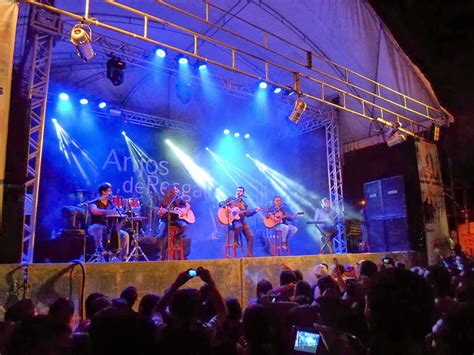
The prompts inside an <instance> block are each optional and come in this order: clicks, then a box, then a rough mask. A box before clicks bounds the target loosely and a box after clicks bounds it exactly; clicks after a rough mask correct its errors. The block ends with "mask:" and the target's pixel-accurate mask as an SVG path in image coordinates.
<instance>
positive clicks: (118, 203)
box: [112, 196, 125, 211]
mask: <svg viewBox="0 0 474 355" xmlns="http://www.w3.org/2000/svg"><path fill="white" fill-rule="evenodd" d="M112 202H113V204H114V205H115V207H116V208H118V209H119V210H121V211H123V209H124V207H125V199H124V198H123V196H114V197H113V198H112Z"/></svg>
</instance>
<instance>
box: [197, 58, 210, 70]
mask: <svg viewBox="0 0 474 355" xmlns="http://www.w3.org/2000/svg"><path fill="white" fill-rule="evenodd" d="M196 68H198V70H204V69H207V63H206V62H204V61H202V60H198V61H197V62H196Z"/></svg>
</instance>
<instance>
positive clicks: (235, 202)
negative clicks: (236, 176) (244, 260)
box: [219, 186, 261, 257]
mask: <svg viewBox="0 0 474 355" xmlns="http://www.w3.org/2000/svg"><path fill="white" fill-rule="evenodd" d="M244 198H247V196H245V189H244V188H243V187H242V186H239V187H237V189H236V190H235V197H232V196H230V197H228V198H227V199H226V200H225V201H222V202H220V203H219V207H224V206H227V208H230V209H235V208H237V209H238V210H240V213H239V215H240V218H239V219H234V220H233V221H232V223H231V224H230V225H229V229H230V230H231V231H232V232H233V233H234V240H235V241H240V239H239V235H240V233H241V232H242V233H243V234H244V236H245V239H246V240H247V256H248V257H251V256H253V239H254V236H253V233H252V230H251V229H250V226H249V224H248V223H247V221H246V220H245V217H251V216H253V215H254V214H255V213H257V212H259V211H260V210H261V208H260V207H257V208H255V209H254V210H251V211H250V210H248V206H247V204H246V203H245V202H244V201H243V199H244Z"/></svg>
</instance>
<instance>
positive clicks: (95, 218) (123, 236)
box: [88, 182, 130, 260]
mask: <svg viewBox="0 0 474 355" xmlns="http://www.w3.org/2000/svg"><path fill="white" fill-rule="evenodd" d="M98 191H99V198H98V199H96V200H95V201H93V202H92V203H91V204H90V205H89V211H90V213H91V226H90V227H89V229H88V232H89V234H90V235H92V236H93V237H94V241H95V248H96V252H98V253H102V252H103V251H104V246H103V243H102V237H103V236H104V234H106V235H107V239H108V240H109V241H110V238H111V234H112V233H113V232H116V233H119V234H120V254H119V257H120V258H121V259H122V260H125V258H126V257H127V255H128V249H129V243H130V236H129V235H128V233H127V232H125V231H124V230H121V227H122V224H123V221H118V222H117V220H115V221H112V220H111V221H109V223H110V224H109V228H108V222H107V216H117V215H119V214H120V213H119V212H118V211H117V208H116V206H115V205H114V203H113V202H112V200H111V198H112V185H111V184H110V183H108V182H104V183H103V184H100V185H99V188H98ZM118 218H119V217H117V219H118ZM111 219H112V218H111ZM114 222H115V223H114ZM108 229H109V230H108ZM110 229H111V230H110Z"/></svg>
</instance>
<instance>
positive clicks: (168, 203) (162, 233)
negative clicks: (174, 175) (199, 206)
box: [157, 185, 191, 256]
mask: <svg viewBox="0 0 474 355" xmlns="http://www.w3.org/2000/svg"><path fill="white" fill-rule="evenodd" d="M159 206H160V209H159V212H158V217H159V218H160V222H159V225H158V231H157V235H158V238H160V240H162V241H164V242H162V249H161V252H162V256H165V255H166V247H167V240H166V239H165V238H166V237H167V235H168V222H169V225H171V226H176V227H178V228H179V232H178V234H177V235H176V239H179V238H184V237H185V233H186V229H187V228H188V223H187V222H186V221H184V220H182V219H180V218H179V215H178V214H176V213H169V212H167V211H168V210H174V209H175V208H179V209H181V210H182V211H183V214H184V213H186V212H187V211H188V210H189V209H190V208H191V205H190V204H189V203H187V202H186V201H185V200H183V199H182V198H181V196H180V195H179V189H178V188H177V187H176V186H175V185H170V186H168V188H167V189H166V191H165V194H164V196H163V199H162V200H161V203H160V205H159Z"/></svg>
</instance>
